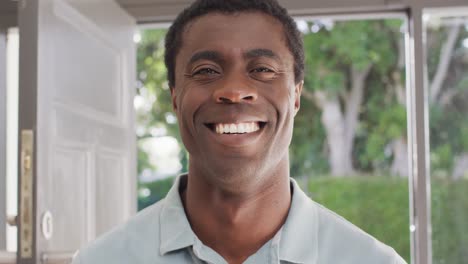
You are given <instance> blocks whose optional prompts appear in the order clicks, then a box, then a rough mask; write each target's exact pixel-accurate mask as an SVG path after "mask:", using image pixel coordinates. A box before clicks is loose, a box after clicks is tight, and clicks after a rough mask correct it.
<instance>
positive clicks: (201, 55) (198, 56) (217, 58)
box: [189, 50, 224, 64]
mask: <svg viewBox="0 0 468 264" xmlns="http://www.w3.org/2000/svg"><path fill="white" fill-rule="evenodd" d="M199 60H210V61H214V62H216V63H219V64H221V63H222V62H223V61H224V59H223V56H222V55H221V54H220V53H219V52H216V51H212V50H204V51H199V52H196V53H195V54H193V55H192V57H190V60H189V64H192V63H194V62H196V61H199Z"/></svg>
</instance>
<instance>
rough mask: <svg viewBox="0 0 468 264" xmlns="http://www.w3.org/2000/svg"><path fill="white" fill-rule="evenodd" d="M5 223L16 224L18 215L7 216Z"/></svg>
mask: <svg viewBox="0 0 468 264" xmlns="http://www.w3.org/2000/svg"><path fill="white" fill-rule="evenodd" d="M7 224H8V225H9V226H18V216H17V215H9V216H7Z"/></svg>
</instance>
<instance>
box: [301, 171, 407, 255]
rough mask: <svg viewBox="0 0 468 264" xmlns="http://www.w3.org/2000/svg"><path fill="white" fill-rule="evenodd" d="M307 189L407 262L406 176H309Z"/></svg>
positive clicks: (312, 195) (321, 201) (311, 194)
mask: <svg viewBox="0 0 468 264" xmlns="http://www.w3.org/2000/svg"><path fill="white" fill-rule="evenodd" d="M302 188H303V189H304V190H307V191H308V193H309V196H310V197H311V198H312V199H313V200H314V201H316V202H318V203H320V204H322V205H324V206H325V207H327V208H329V209H330V210H332V211H334V212H336V213H338V214H339V215H341V216H343V217H344V218H346V219H347V220H348V221H350V222H351V223H353V224H355V225H357V226H358V227H360V228H361V229H363V230H364V231H366V232H367V233H369V234H371V235H372V236H374V237H375V238H377V239H378V240H380V241H382V242H383V243H385V244H387V245H389V246H391V247H393V248H394V249H395V250H396V251H397V252H398V253H399V254H400V255H401V256H402V257H403V258H404V259H406V260H407V261H408V263H409V259H410V234H409V206H408V204H409V199H408V180H407V179H399V178H394V177H376V176H356V177H347V178H332V177H321V178H315V179H310V180H309V182H308V188H304V186H303V187H302Z"/></svg>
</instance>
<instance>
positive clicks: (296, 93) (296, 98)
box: [294, 80, 304, 115]
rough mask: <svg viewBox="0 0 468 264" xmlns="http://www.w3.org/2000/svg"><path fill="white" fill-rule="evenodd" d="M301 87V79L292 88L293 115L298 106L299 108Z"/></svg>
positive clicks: (297, 110) (302, 82)
mask: <svg viewBox="0 0 468 264" xmlns="http://www.w3.org/2000/svg"><path fill="white" fill-rule="evenodd" d="M303 87H304V81H303V80H302V81H300V82H299V83H297V84H296V87H295V89H294V115H296V114H297V112H299V108H301V94H302V88H303Z"/></svg>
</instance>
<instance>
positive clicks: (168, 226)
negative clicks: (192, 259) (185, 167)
mask: <svg viewBox="0 0 468 264" xmlns="http://www.w3.org/2000/svg"><path fill="white" fill-rule="evenodd" d="M186 184H187V175H181V176H179V177H177V178H176V180H175V182H174V184H173V186H172V188H171V189H170V190H169V192H168V194H167V195H166V198H165V200H164V204H163V207H162V208H161V214H160V225H161V229H160V230H161V233H160V234H161V241H160V247H159V250H160V253H161V255H164V254H166V253H168V252H171V251H174V250H178V249H182V248H185V247H189V246H192V245H194V243H195V240H196V236H195V233H193V231H192V228H191V227H190V223H189V222H188V218H187V215H186V214H185V210H184V206H183V204H182V199H181V198H180V194H179V190H180V188H181V187H182V188H183V187H184V186H186Z"/></svg>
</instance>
